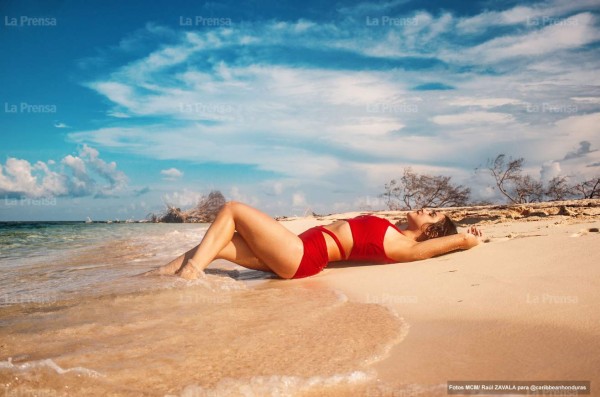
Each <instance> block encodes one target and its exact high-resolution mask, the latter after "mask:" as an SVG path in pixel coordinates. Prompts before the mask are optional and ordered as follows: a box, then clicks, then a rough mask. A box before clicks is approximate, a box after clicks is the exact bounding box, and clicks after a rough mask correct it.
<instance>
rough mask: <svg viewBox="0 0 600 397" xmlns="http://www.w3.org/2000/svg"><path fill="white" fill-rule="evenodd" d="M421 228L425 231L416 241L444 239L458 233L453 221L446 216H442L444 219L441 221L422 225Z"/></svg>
mask: <svg viewBox="0 0 600 397" xmlns="http://www.w3.org/2000/svg"><path fill="white" fill-rule="evenodd" d="M423 227H425V230H423V232H422V233H421V235H420V236H419V238H418V239H417V241H425V240H429V239H431V238H437V237H444V236H449V235H451V234H457V233H458V230H456V225H455V224H454V221H452V219H450V217H449V216H448V215H444V219H442V220H441V221H438V222H436V223H428V224H426V225H423Z"/></svg>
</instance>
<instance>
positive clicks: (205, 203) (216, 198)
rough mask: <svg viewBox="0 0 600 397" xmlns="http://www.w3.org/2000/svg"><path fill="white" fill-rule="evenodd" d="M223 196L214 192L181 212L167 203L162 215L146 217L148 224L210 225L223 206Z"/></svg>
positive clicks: (218, 192) (152, 214)
mask: <svg viewBox="0 0 600 397" xmlns="http://www.w3.org/2000/svg"><path fill="white" fill-rule="evenodd" d="M225 202H226V200H225V197H224V196H223V194H222V193H221V192H220V191H218V190H216V191H212V192H210V194H209V195H208V196H207V197H202V198H201V199H200V200H199V201H198V204H196V206H195V207H193V208H190V209H188V210H185V211H182V210H181V208H179V207H175V206H174V205H171V204H168V203H167V209H166V210H165V212H163V213H162V214H159V215H157V214H154V213H151V214H149V215H148V217H147V218H148V220H149V221H150V222H164V223H211V222H213V221H214V220H215V217H216V216H217V214H218V213H219V210H220V209H221V207H222V206H223V204H225Z"/></svg>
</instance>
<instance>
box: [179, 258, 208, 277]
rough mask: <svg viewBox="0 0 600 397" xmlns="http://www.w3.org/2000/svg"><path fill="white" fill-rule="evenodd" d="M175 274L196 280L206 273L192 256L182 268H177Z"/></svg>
mask: <svg viewBox="0 0 600 397" xmlns="http://www.w3.org/2000/svg"><path fill="white" fill-rule="evenodd" d="M175 274H176V275H177V276H179V277H181V278H184V279H186V280H196V279H197V278H198V277H200V276H201V275H203V274H204V272H203V271H202V270H200V269H199V268H198V267H197V266H196V265H195V263H194V261H193V260H192V259H191V258H190V259H188V261H187V263H186V264H185V265H184V266H183V267H181V269H179V270H177V272H175Z"/></svg>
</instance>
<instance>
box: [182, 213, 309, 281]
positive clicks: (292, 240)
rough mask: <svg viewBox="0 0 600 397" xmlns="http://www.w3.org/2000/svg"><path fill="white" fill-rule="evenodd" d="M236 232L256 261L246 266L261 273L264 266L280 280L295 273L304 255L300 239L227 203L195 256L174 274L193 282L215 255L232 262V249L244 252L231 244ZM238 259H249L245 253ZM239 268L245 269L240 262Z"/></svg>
mask: <svg viewBox="0 0 600 397" xmlns="http://www.w3.org/2000/svg"><path fill="white" fill-rule="evenodd" d="M236 231H237V233H238V235H239V237H238V239H239V238H241V239H243V241H244V242H245V243H246V245H245V246H246V247H247V248H248V249H249V250H250V251H251V252H252V253H253V254H254V255H255V257H256V258H257V261H248V262H246V264H248V265H256V266H257V267H259V266H260V267H261V270H262V269H264V267H263V265H264V266H266V267H267V268H268V269H269V270H270V271H272V272H273V273H276V274H277V275H279V276H280V277H282V278H291V277H292V276H293V275H294V274H295V273H296V270H297V268H298V264H299V263H300V259H301V258H302V255H303V252H304V248H303V245H302V241H301V240H300V238H299V237H298V236H296V235H295V234H294V233H292V232H290V231H289V230H288V229H286V228H285V227H284V226H283V225H281V224H280V223H279V222H277V221H276V220H274V219H273V218H271V217H270V216H268V215H267V214H265V213H263V212H260V211H259V210H257V209H255V208H252V207H250V206H248V205H245V204H242V203H238V202H228V203H227V204H225V205H224V206H223V208H221V210H220V211H219V214H218V215H217V217H216V218H215V220H214V222H213V223H212V224H211V226H210V227H209V228H208V230H207V231H206V234H205V235H204V238H203V239H202V242H201V243H200V245H198V247H197V248H196V249H195V252H193V254H192V256H191V257H189V258H187V261H185V263H183V266H182V267H181V268H180V269H179V270H178V271H177V272H176V274H177V275H179V276H181V277H183V278H189V279H191V278H197V277H198V275H199V273H198V272H199V271H203V270H204V269H205V268H206V267H207V266H208V265H209V264H210V263H211V262H212V261H213V260H214V259H216V258H217V257H218V256H219V254H221V255H222V257H223V259H229V260H231V258H234V257H235V253H234V251H235V248H237V249H238V250H239V249H244V246H243V245H242V244H241V243H240V242H239V241H237V242H238V244H237V246H236V244H235V243H234V242H233V240H234V236H235V232H236ZM230 243H232V244H233V247H230V252H227V250H225V251H224V252H223V253H222V251H223V250H224V249H225V248H226V247H228V245H229V244H230ZM232 255H233V256H232ZM225 256H227V257H225ZM240 256H241V257H242V258H244V257H245V258H248V257H249V255H248V252H246V253H245V255H244V254H241V255H240ZM184 258H185V254H184ZM182 262H183V261H182ZM234 262H236V263H238V261H234ZM239 264H241V265H242V266H244V265H245V264H244V263H243V261H240V263H239ZM251 268H252V267H251Z"/></svg>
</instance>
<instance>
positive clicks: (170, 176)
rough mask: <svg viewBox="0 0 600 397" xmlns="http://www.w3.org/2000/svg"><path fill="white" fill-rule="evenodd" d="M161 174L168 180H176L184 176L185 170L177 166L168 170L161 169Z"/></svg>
mask: <svg viewBox="0 0 600 397" xmlns="http://www.w3.org/2000/svg"><path fill="white" fill-rule="evenodd" d="M160 174H161V175H162V176H163V177H164V178H165V179H167V180H170V181H174V180H176V179H179V178H181V177H182V176H183V172H181V171H179V170H178V169H177V168H168V169H166V170H161V171H160Z"/></svg>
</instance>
